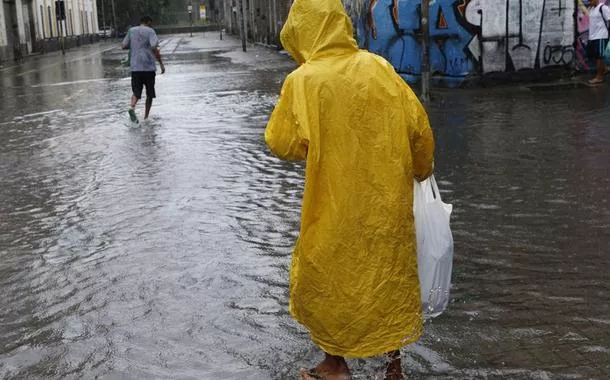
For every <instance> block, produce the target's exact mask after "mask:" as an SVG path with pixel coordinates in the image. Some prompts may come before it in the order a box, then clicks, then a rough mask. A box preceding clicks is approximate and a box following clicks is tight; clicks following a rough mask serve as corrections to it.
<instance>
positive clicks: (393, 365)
mask: <svg viewBox="0 0 610 380" xmlns="http://www.w3.org/2000/svg"><path fill="white" fill-rule="evenodd" d="M387 356H388V358H389V359H390V362H389V363H388V370H387V372H386V375H385V379H386V380H403V379H404V377H403V376H402V360H401V358H400V351H393V352H390V353H388V354H387Z"/></svg>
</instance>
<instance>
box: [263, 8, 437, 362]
mask: <svg viewBox="0 0 610 380" xmlns="http://www.w3.org/2000/svg"><path fill="white" fill-rule="evenodd" d="M352 33H353V32H352V24H351V22H350V20H349V18H348V16H347V14H346V12H345V10H344V8H343V6H342V4H341V2H340V0H296V1H295V2H294V4H293V5H292V9H291V11H290V14H289V16H288V20H287V22H286V25H285V27H284V29H283V30H282V35H281V38H282V43H283V45H284V47H285V48H286V49H287V50H288V51H289V53H290V54H291V55H292V57H293V58H294V59H295V60H296V61H297V62H298V63H299V64H300V67H299V68H298V69H297V70H296V71H294V72H293V73H291V74H290V75H289V76H288V78H287V79H286V82H285V83H284V86H283V89H282V93H281V96H280V99H279V101H278V104H277V106H276V108H275V110H274V112H273V114H272V116H271V120H270V121H269V124H268V126H267V130H266V133H265V139H266V141H267V144H268V145H269V147H270V148H271V150H272V151H273V153H274V154H276V155H277V156H279V157H280V158H283V159H287V160H306V162H307V165H306V181H305V182H306V183H305V193H304V199H303V209H302V215H301V233H300V238H299V240H298V242H297V245H296V248H295V251H294V256H293V260H292V268H291V278H290V313H291V314H292V315H293V316H294V318H296V319H297V320H298V321H299V322H301V323H302V324H303V325H305V326H306V327H307V328H308V329H309V331H310V332H311V336H312V339H313V341H314V343H316V344H317V345H318V346H319V347H320V348H322V349H323V350H324V351H325V352H327V353H329V354H333V355H340V356H346V357H369V356H375V355H379V354H383V353H385V352H389V351H393V350H397V349H399V348H400V347H403V346H405V345H408V344H411V343H414V342H415V341H417V340H418V339H419V337H420V336H421V333H422V317H421V304H420V294H419V281H418V275H417V254H416V242H415V232H414V227H413V179H414V178H417V179H424V178H426V177H428V176H429V175H430V174H431V172H432V165H433V153H434V139H433V136H432V131H431V129H430V126H429V123H428V117H427V115H426V112H425V111H424V109H423V108H422V106H421V104H420V103H419V101H418V99H417V97H416V96H415V95H414V94H413V92H412V91H411V89H410V88H409V86H408V85H407V84H406V83H405V82H404V81H403V80H402V79H401V78H400V77H399V76H398V75H397V74H396V73H395V71H394V69H393V68H392V66H391V65H390V64H389V63H388V62H386V61H385V60H384V59H383V58H381V57H379V56H376V55H373V54H370V53H368V52H365V51H360V50H358V47H357V45H356V41H355V40H354V39H353V37H352Z"/></svg>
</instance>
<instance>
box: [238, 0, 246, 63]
mask: <svg viewBox="0 0 610 380" xmlns="http://www.w3.org/2000/svg"><path fill="white" fill-rule="evenodd" d="M239 2H240V7H241V23H240V24H241V25H240V32H241V45H242V49H243V50H244V52H245V51H246V50H247V46H246V38H248V37H247V33H248V29H247V25H248V24H247V23H248V21H247V20H246V17H247V15H248V13H247V12H246V0H239Z"/></svg>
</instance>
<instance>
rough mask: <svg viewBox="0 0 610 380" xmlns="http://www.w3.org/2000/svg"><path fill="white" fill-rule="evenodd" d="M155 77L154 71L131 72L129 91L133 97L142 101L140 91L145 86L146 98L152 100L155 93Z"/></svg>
mask: <svg viewBox="0 0 610 380" xmlns="http://www.w3.org/2000/svg"><path fill="white" fill-rule="evenodd" d="M155 76H156V73H155V72H154V71H132V72H131V89H132V91H133V96H135V97H136V98H137V99H138V100H139V99H142V90H143V89H144V86H146V98H147V99H154V98H155V97H156V96H157V94H156V93H155Z"/></svg>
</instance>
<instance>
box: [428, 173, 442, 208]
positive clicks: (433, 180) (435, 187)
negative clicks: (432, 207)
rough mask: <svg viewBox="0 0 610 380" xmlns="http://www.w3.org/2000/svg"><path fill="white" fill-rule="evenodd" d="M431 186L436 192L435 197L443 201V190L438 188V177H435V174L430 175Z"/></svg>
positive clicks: (433, 191) (434, 192)
mask: <svg viewBox="0 0 610 380" xmlns="http://www.w3.org/2000/svg"><path fill="white" fill-rule="evenodd" d="M429 179H430V186H432V193H433V194H434V199H438V200H439V201H441V202H442V201H443V200H442V199H441V192H440V190H439V189H438V184H437V183H436V178H434V174H432V175H431V176H430V178H429Z"/></svg>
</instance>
